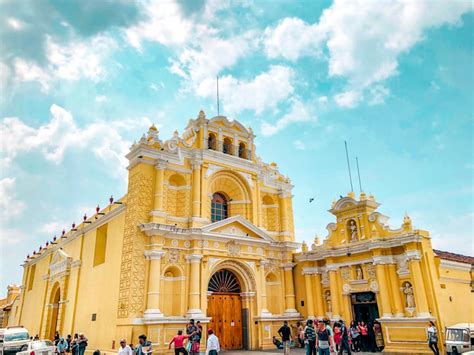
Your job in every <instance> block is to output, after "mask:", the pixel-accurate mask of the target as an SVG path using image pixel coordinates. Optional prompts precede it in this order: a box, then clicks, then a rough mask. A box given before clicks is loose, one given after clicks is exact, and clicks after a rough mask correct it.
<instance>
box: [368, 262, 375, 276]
mask: <svg viewBox="0 0 474 355" xmlns="http://www.w3.org/2000/svg"><path fill="white" fill-rule="evenodd" d="M366 270H367V276H368V278H369V279H375V278H376V276H375V266H374V265H373V264H367V268H366Z"/></svg>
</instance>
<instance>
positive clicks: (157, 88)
mask: <svg viewBox="0 0 474 355" xmlns="http://www.w3.org/2000/svg"><path fill="white" fill-rule="evenodd" d="M164 88H165V84H164V83H163V82H162V81H160V82H159V83H158V84H155V83H150V89H151V90H153V91H160V90H161V89H164Z"/></svg>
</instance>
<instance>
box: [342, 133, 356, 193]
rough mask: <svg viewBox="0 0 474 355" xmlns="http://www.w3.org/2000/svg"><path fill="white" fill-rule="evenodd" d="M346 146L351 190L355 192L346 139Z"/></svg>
mask: <svg viewBox="0 0 474 355" xmlns="http://www.w3.org/2000/svg"><path fill="white" fill-rule="evenodd" d="M344 146H345V147H346V159H347V170H348V171H349V181H350V182H351V192H353V191H354V187H353V186H352V174H351V164H349V153H348V152H347V142H346V141H344Z"/></svg>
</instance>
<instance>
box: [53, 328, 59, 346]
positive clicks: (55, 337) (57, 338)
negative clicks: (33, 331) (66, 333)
mask: <svg viewBox="0 0 474 355" xmlns="http://www.w3.org/2000/svg"><path fill="white" fill-rule="evenodd" d="M59 340H60V339H59V332H58V331H57V330H56V331H55V332H54V345H55V346H58V343H59Z"/></svg>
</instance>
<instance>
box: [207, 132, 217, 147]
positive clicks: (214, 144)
mask: <svg viewBox="0 0 474 355" xmlns="http://www.w3.org/2000/svg"><path fill="white" fill-rule="evenodd" d="M207 148H208V149H212V150H217V139H216V135H215V134H214V133H209V137H208V138H207Z"/></svg>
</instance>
